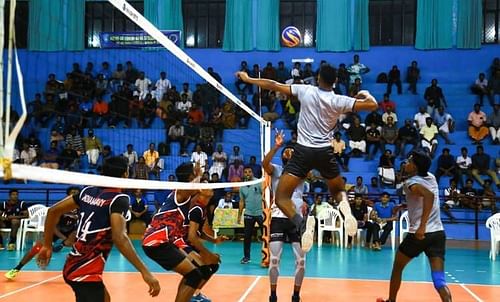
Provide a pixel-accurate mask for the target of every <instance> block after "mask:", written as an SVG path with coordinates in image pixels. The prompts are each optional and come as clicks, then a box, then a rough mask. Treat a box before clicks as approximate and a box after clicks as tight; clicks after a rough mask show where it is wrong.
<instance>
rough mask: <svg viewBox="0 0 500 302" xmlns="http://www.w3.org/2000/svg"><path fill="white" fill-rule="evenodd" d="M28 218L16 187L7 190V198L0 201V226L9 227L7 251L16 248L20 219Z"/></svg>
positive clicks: (0, 248) (1, 248)
mask: <svg viewBox="0 0 500 302" xmlns="http://www.w3.org/2000/svg"><path fill="white" fill-rule="evenodd" d="M24 218H28V207H27V205H26V203H25V202H24V201H20V200H19V191H18V190H17V189H10V190H9V199H8V200H7V201H4V202H2V203H0V228H10V234H9V243H8V245H7V250H8V251H13V250H15V249H16V238H17V230H18V229H19V227H20V226H21V219H24ZM0 250H3V238H2V235H1V234H0Z"/></svg>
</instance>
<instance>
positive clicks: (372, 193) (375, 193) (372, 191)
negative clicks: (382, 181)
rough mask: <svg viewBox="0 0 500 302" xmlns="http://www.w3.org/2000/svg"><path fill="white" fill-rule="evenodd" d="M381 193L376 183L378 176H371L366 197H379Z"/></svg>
mask: <svg viewBox="0 0 500 302" xmlns="http://www.w3.org/2000/svg"><path fill="white" fill-rule="evenodd" d="M380 194H382V190H381V189H380V186H379V184H378V178H377V177H372V178H371V179H370V185H369V186H368V197H369V198H379V197H380Z"/></svg>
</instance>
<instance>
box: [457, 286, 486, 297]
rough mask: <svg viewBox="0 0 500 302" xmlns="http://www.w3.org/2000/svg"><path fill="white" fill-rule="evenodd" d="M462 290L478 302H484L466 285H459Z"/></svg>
mask: <svg viewBox="0 0 500 302" xmlns="http://www.w3.org/2000/svg"><path fill="white" fill-rule="evenodd" d="M458 285H460V287H461V288H463V289H464V290H465V291H466V292H467V293H469V295H471V296H472V297H473V298H474V299H475V300H476V301H477V302H484V301H483V299H481V298H479V296H478V295H476V294H475V293H474V292H473V291H472V290H471V289H469V288H468V287H467V286H466V285H465V284H463V283H459V284H458Z"/></svg>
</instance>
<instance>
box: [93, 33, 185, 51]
mask: <svg viewBox="0 0 500 302" xmlns="http://www.w3.org/2000/svg"><path fill="white" fill-rule="evenodd" d="M161 32H162V33H163V34H164V35H165V36H167V37H168V38H169V39H170V40H171V41H172V42H174V43H175V45H177V46H180V41H181V31H180V30H162V31H161ZM99 42H100V44H101V48H142V47H147V48H151V47H163V46H162V45H161V44H160V43H158V41H156V40H155V39H154V38H153V37H151V36H150V35H148V34H147V33H146V32H145V31H129V32H101V33H100V34H99Z"/></svg>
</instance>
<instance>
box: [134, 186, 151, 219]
mask: <svg viewBox="0 0 500 302" xmlns="http://www.w3.org/2000/svg"><path fill="white" fill-rule="evenodd" d="M130 212H131V213H132V219H131V220H130V222H131V221H133V220H142V221H144V223H145V224H146V225H148V224H149V223H150V222H151V215H150V214H149V213H148V199H147V197H146V195H144V194H143V193H142V190H141V189H136V190H134V193H133V194H132V196H130Z"/></svg>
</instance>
